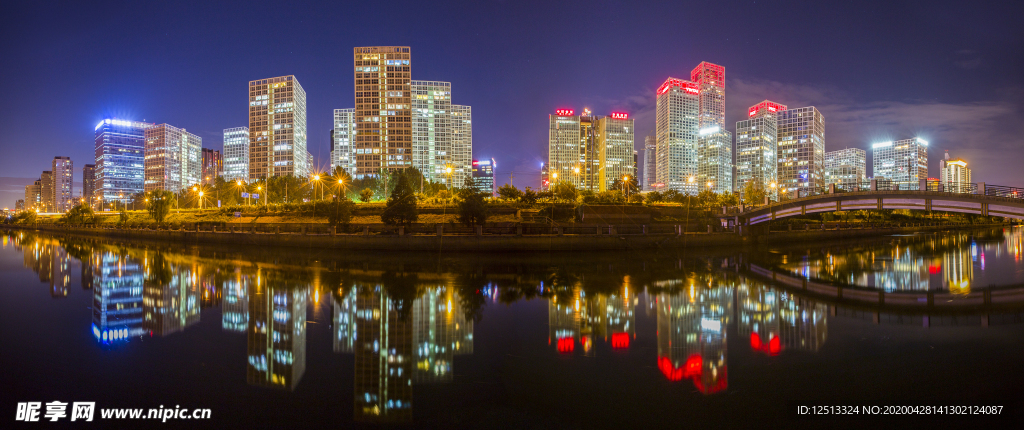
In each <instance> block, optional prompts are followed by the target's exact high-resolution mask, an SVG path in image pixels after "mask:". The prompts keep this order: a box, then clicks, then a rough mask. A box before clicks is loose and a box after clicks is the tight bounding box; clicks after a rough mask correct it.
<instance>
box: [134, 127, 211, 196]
mask: <svg viewBox="0 0 1024 430" xmlns="http://www.w3.org/2000/svg"><path fill="white" fill-rule="evenodd" d="M202 149H203V140H202V138H200V137H199V136H196V135H194V134H192V133H189V132H188V131H187V130H185V129H183V128H178V127H174V126H172V125H168V124H160V125H155V126H153V127H149V128H147V129H146V156H145V166H146V183H145V191H147V192H148V191H155V190H167V191H171V192H174V193H177V192H178V191H181V190H182V189H184V188H187V187H190V186H192V185H196V184H198V183H199V182H200V181H201V180H202V176H201V175H202V162H203V154H202Z"/></svg>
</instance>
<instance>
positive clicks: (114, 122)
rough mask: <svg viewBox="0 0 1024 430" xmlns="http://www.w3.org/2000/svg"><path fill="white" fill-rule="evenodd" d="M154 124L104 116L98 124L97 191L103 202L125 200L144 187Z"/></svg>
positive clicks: (96, 143) (96, 146)
mask: <svg viewBox="0 0 1024 430" xmlns="http://www.w3.org/2000/svg"><path fill="white" fill-rule="evenodd" d="M152 126H153V124H151V123H146V122H139V121H127V120H121V119H105V120H103V121H100V123H99V124H96V139H95V149H96V163H95V164H96V194H95V195H94V197H99V200H100V202H99V203H101V204H106V203H110V202H112V201H120V202H122V203H124V202H127V201H128V200H129V199H131V196H132V195H133V194H136V193H141V192H142V191H143V190H144V189H145V176H146V167H145V162H144V159H143V157H144V156H145V152H146V129H147V128H149V127H152Z"/></svg>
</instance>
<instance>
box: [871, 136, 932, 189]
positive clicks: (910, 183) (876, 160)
mask: <svg viewBox="0 0 1024 430" xmlns="http://www.w3.org/2000/svg"><path fill="white" fill-rule="evenodd" d="M871 164H872V174H873V175H874V177H875V179H888V180H890V181H892V182H893V185H899V186H900V188H901V189H912V190H916V189H919V187H920V185H919V184H920V182H919V181H920V180H922V179H928V141H926V140H924V139H921V138H920V137H913V138H910V139H903V140H897V141H895V142H878V143H875V144H873V145H871Z"/></svg>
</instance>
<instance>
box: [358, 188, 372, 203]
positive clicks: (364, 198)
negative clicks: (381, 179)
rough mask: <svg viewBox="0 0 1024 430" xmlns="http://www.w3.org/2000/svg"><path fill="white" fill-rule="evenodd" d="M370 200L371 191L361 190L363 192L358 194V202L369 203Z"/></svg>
mask: <svg viewBox="0 0 1024 430" xmlns="http://www.w3.org/2000/svg"><path fill="white" fill-rule="evenodd" d="M372 199H373V190H372V189H370V188H363V190H362V191H360V192H359V201H361V202H363V203H369V202H370V200H372Z"/></svg>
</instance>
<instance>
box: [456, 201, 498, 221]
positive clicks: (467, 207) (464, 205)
mask: <svg viewBox="0 0 1024 430" xmlns="http://www.w3.org/2000/svg"><path fill="white" fill-rule="evenodd" d="M484 197H485V194H483V193H471V194H468V195H465V196H463V198H462V199H460V200H459V205H458V210H459V222H460V223H462V224H465V225H483V224H484V223H486V222H487V217H488V216H489V215H490V213H489V212H490V211H489V208H488V205H487V201H486V200H485V199H484Z"/></svg>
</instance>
